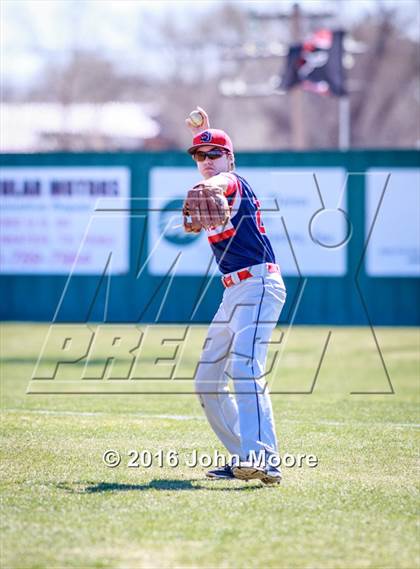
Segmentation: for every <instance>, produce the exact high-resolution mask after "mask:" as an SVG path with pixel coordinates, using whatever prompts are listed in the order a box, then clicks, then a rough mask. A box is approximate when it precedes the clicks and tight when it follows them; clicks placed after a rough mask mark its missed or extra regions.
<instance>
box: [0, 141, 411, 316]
mask: <svg viewBox="0 0 420 569" xmlns="http://www.w3.org/2000/svg"><path fill="white" fill-rule="evenodd" d="M419 156H420V154H419V152H417V151H414V150H413V151H402V150H387V151H381V150H369V151H362V150H360V151H349V152H335V151H325V152H293V153H292V152H285V153H282V152H271V153H267V152H264V153H251V152H247V153H245V152H244V153H238V154H237V155H236V163H237V169H238V171H239V173H240V169H241V167H255V168H259V167H269V168H270V167H276V168H278V167H284V168H301V167H304V168H312V167H313V168H317V167H318V168H319V167H343V168H344V169H346V170H347V171H348V172H354V173H359V174H360V173H362V174H363V173H364V172H365V171H366V170H367V169H368V168H381V169H387V168H393V169H397V168H418V167H419V166H420V159H419ZM1 165H2V167H13V168H29V167H37V168H42V167H87V166H88V167H101V166H107V167H109V166H124V167H127V168H128V169H129V170H130V172H131V196H132V197H142V198H147V197H148V191H149V171H150V169H151V168H152V167H158V166H159V167H164V166H167V167H169V166H170V167H180V166H182V167H185V166H191V159H190V157H189V156H187V155H186V154H184V153H180V152H162V153H160V152H158V153H142V152H139V153H75V154H73V153H72V154H70V153H54V154H25V155H23V154H19V155H12V154H3V155H2V156H1ZM347 191H348V199H347V210H348V211H347V213H348V217H349V219H350V221H351V224H352V227H353V233H352V237H351V239H350V241H349V242H348V245H347V272H346V274H345V275H344V276H342V277H308V278H307V279H305V278H303V277H286V278H285V283H286V287H287V291H288V298H287V303H286V307H285V309H284V311H283V314H282V316H281V322H290V321H291V319H292V318H294V322H295V323H296V324H339V325H367V324H373V325H418V324H419V322H420V303H419V302H418V298H419V295H418V293H419V281H418V279H417V278H413V277H399V276H393V277H370V276H368V275H367V274H366V270H365V264H364V262H363V250H364V245H365V241H366V237H367V236H366V234H365V233H366V230H365V201H364V200H365V196H364V194H365V177H364V176H363V175H358V176H351V177H350V178H349V179H348V190H347ZM419 191H420V190H419ZM390 231H396V232H397V234H398V228H394V227H390ZM147 239H148V235H147V217H146V216H144V215H140V216H136V217H133V218H131V219H130V270H129V272H128V273H126V274H122V275H118V276H113V277H112V278H111V280H110V282H106V281H107V279H106V278H102V277H101V276H100V275H99V276H81V275H76V276H73V277H72V278H71V279H70V281H69V282H67V277H66V276H65V275H58V276H57V275H49V274H42V275H32V274H19V275H18V274H2V275H1V289H0V293H1V315H0V316H1V319H2V320H24V321H47V322H51V321H53V319H54V318H55V320H56V321H57V322H85V321H95V322H101V321H104V305H105V297H106V290H107V287H108V293H109V296H108V302H107V310H106V318H105V321H106V322H116V323H117V322H118V323H121V322H123V323H133V322H137V321H139V322H155V321H156V319H157V321H158V322H161V323H188V322H191V321H192V322H197V323H200V322H202V323H206V322H209V321H210V320H211V318H212V316H213V314H214V312H215V310H216V309H217V306H218V304H219V302H220V297H221V294H222V291H223V289H222V286H221V284H220V281H219V279H214V280H212V281H211V283H210V286H209V287H208V289H207V290H206V287H205V285H206V284H207V281H206V279H205V278H203V277H185V276H182V277H181V276H180V277H176V278H174V279H173V282H170V278H169V277H166V278H165V277H158V276H153V275H151V274H149V272H148V271H147V270H146V271H144V272H143V273H142V274H141V275H140V277H139V278H136V271H137V270H138V267H139V266H141V265H142V263H143V262H144V261H145V260H146V258H147V251H148V243H147ZM3 246H5V244H4V243H3ZM66 283H67V284H66ZM168 284H170V288H169V290H168V286H167V285H168ZM65 286H67V288H66V290H65V294H64V295H63V291H64V288H65ZM203 291H205V292H204V297H203V301H202V302H201V304H200V308H199V309H198V310H197V311H196V313H195V314H194V317H193V318H191V314H192V313H193V308H194V305H195V302H196V299H197V297H198V296H199V295H200V294H201V293H202V292H203ZM165 295H166V302H165V303H164V306H163V309H161V304H162V299H163V298H164V296H165ZM60 298H63V302H62V304H61V306H60V309H59V310H58V312H57V313H56V309H57V306H58V303H59V301H60ZM293 315H294V316H293ZM157 317H158V318H157Z"/></svg>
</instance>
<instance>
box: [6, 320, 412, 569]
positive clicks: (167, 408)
mask: <svg viewBox="0 0 420 569" xmlns="http://www.w3.org/2000/svg"><path fill="white" fill-rule="evenodd" d="M46 331H47V327H46V326H43V325H24V324H22V325H18V324H4V325H3V326H2V357H3V365H2V405H1V406H2V445H1V449H2V450H1V452H2V459H1V472H2V528H1V535H2V537H1V540H2V567H13V568H26V567H31V568H41V567H54V568H59V567H60V568H61V567H115V568H117V567H118V568H130V569H132V568H137V567H147V568H149V567H150V568H169V567H206V568H207V567H226V568H228V567H235V568H236V567H246V568H250V567H273V568H274V567H276V568H300V567H307V568H309V567H310V568H349V569H352V568H367V567H375V568H390V569H391V568H397V567H398V568H399V567H404V568H410V569H411V568H414V567H417V566H418V565H419V561H420V556H419V545H418V543H419V542H418V541H417V538H418V536H419V533H418V527H417V526H416V513H417V508H418V475H417V474H416V461H417V451H418V440H419V439H418V435H419V423H420V421H419V417H418V393H419V391H418V388H419V383H418V376H419V351H418V350H419V348H418V346H419V339H420V338H419V332H418V330H415V329H407V328H399V329H395V328H379V329H377V335H378V341H379V344H380V346H381V348H382V352H383V357H384V360H385V363H386V365H387V368H388V371H389V375H390V378H391V380H392V383H393V387H394V389H395V394H394V395H390V394H388V395H369V394H364V395H354V394H353V395H351V394H350V392H354V391H368V392H370V391H389V385H388V383H387V379H386V376H385V374H384V370H383V367H382V365H381V361H380V359H379V356H378V353H377V351H376V349H375V345H374V342H373V338H372V335H371V332H370V330H369V329H368V328H334V329H333V330H332V336H331V340H330V344H329V346H328V350H327V353H326V356H325V359H324V361H323V365H322V367H321V369H320V372H319V376H318V380H317V383H316V385H315V389H314V392H313V393H312V394H311V395H287V394H283V395H280V394H277V395H273V406H274V411H275V417H276V423H277V432H278V437H279V441H280V444H281V452H282V453H290V454H295V455H296V454H300V453H306V454H310V453H311V454H315V455H316V456H317V457H318V459H319V464H318V466H317V467H316V468H309V467H307V466H303V467H302V468H296V467H295V468H283V475H284V480H283V483H282V484H281V485H280V486H276V487H264V486H262V484H261V483H260V482H258V481H255V482H249V483H245V482H240V481H226V482H220V481H218V482H212V481H209V480H206V479H205V478H204V472H205V469H204V468H189V467H187V466H186V465H185V464H184V457H186V456H188V455H189V453H191V452H192V451H193V450H194V449H197V450H198V451H199V452H202V453H205V452H210V451H213V450H214V449H219V450H220V451H222V448H221V446H220V445H219V443H218V441H217V440H216V438H215V437H214V435H213V434H212V432H211V431H210V428H209V427H208V425H207V423H206V421H205V420H204V417H203V414H202V410H201V408H200V406H199V404H198V401H197V400H196V398H195V396H194V395H190V394H175V393H174V392H175V391H180V390H185V391H191V388H192V384H191V382H188V381H185V382H176V381H172V382H162V381H153V382H151V381H142V382H141V388H142V390H144V391H149V392H155V391H157V390H165V391H172V393H167V394H161V395H152V394H150V393H149V394H136V395H133V394H132V395H128V394H125V395H124V394H123V395H115V394H114V395H112V394H109V395H105V394H102V395H95V394H82V395H75V394H64V393H63V394H60V395H40V394H35V393H31V394H27V393H26V391H27V389H28V384H29V382H30V378H31V375H32V372H33V370H34V365H35V362H36V359H37V356H38V354H39V351H40V348H41V346H42V343H43V340H44V337H45V334H46ZM172 332H173V329H172ZM204 332H205V328H197V329H196V330H195V333H194V334H193V340H192V343H191V345H190V346H189V349H188V350H187V353H186V356H185V361H184V366H185V367H186V368H189V370H190V371H191V370H192V369H193V368H194V365H195V362H196V359H197V357H198V354H199V351H200V343H201V341H202V338H203V334H204ZM327 332H328V329H327V328H310V327H297V328H295V329H293V330H292V331H291V332H290V334H289V336H288V338H287V342H285V343H284V352H283V354H282V358H281V362H280V366H279V368H278V370H277V371H276V375H275V378H270V383H271V382H272V381H273V384H272V390H274V391H292V390H294V391H304V390H308V389H309V388H310V386H311V384H312V381H313V378H314V374H315V371H316V367H317V364H318V362H319V358H320V354H321V351H322V347H323V345H324V342H325V338H326V335H327ZM152 351H153V350H152ZM106 355H107V353H106V350H104V352H103V353H102V357H97V358H96V359H95V360H94V362H93V367H95V366H99V367H100V366H101V365H103V361H104V359H105V358H106ZM54 356H55V354H54V353H49V354H48V357H49V358H50V359H54ZM143 357H144V366H145V367H144V369H145V370H146V372H145V373H146V375H147V372H148V370H149V369H151V368H152V367H153V361H154V357H155V356H154V355H153V354H152V353H145V354H143ZM82 367H83V364H82V363H80V364H78V365H76V366H73V367H72V368H71V369H67V370H66V372H65V374H64V375H65V378H67V380H68V379H71V378H72V377H73V376H74V375H76V376H77V374H80V370H81V369H82ZM55 381H56V382H58V381H59V380H55ZM52 383H54V382H52ZM52 383H51V382H50V384H49V385H51V384H52ZM120 383H121V382H120ZM123 383H124V384H126V383H127V382H123ZM138 383H139V382H137V384H138ZM57 384H58V383H57ZM63 385H64V387H65V386H66V384H65V383H63V384H62V386H63ZM180 386H181V388H180ZM107 449H115V450H118V451H119V452H120V453H121V455H122V462H121V464H120V466H118V467H117V468H114V469H111V468H107V467H106V466H105V464H104V463H103V461H102V455H103V453H104V451H106V450H107ZM131 449H133V450H138V451H142V450H144V449H148V450H151V451H153V452H157V451H158V450H159V449H162V450H163V451H164V452H166V451H167V450H169V449H175V450H176V451H177V452H178V454H179V456H180V459H181V460H180V462H181V466H179V467H178V468H171V467H169V466H166V467H163V468H160V467H159V465H158V464H157V462H156V461H155V463H154V465H153V466H152V467H151V468H129V467H128V466H127V463H128V461H129V458H128V456H127V453H128V452H129V451H130V450H131Z"/></svg>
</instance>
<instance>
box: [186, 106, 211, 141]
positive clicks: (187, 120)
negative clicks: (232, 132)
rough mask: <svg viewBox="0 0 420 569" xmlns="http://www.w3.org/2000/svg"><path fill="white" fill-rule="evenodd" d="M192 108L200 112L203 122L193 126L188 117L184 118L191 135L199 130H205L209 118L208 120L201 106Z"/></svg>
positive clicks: (208, 125) (208, 124) (208, 126)
mask: <svg viewBox="0 0 420 569" xmlns="http://www.w3.org/2000/svg"><path fill="white" fill-rule="evenodd" d="M194 110H196V111H198V112H199V113H201V115H202V117H203V124H201V125H200V126H195V125H194V124H193V123H192V121H191V119H190V118H189V117H188V118H187V119H185V124H186V125H187V127H188V129H189V130H190V132H191V133H192V135H193V136H195V135H196V134H199V133H200V132H203V131H204V130H207V129H208V128H210V120H209V116H208V114H207V113H206V111H205V110H204V109H202V108H201V107H196V108H195V109H194Z"/></svg>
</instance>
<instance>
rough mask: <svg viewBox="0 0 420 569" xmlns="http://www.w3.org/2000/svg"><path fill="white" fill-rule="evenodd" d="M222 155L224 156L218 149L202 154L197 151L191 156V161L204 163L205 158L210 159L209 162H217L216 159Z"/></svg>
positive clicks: (223, 152)
mask: <svg viewBox="0 0 420 569" xmlns="http://www.w3.org/2000/svg"><path fill="white" fill-rule="evenodd" d="M224 154H226V152H225V151H224V150H221V149H219V148H213V149H212V150H209V151H208V152H203V151H202V150H197V151H196V152H194V154H193V159H194V160H195V161H196V162H204V160H205V159H206V158H207V157H208V158H210V160H217V159H218V158H221V157H222V156H223V155H224Z"/></svg>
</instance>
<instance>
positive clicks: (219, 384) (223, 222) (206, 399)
mask: <svg viewBox="0 0 420 569" xmlns="http://www.w3.org/2000/svg"><path fill="white" fill-rule="evenodd" d="M197 111H198V112H200V113H201V115H202V119H203V120H202V124H201V125H199V126H197V125H196V121H195V122H193V120H192V118H188V119H187V120H186V124H187V126H188V128H189V129H190V131H191V132H192V134H193V143H192V146H191V147H190V148H189V149H188V152H189V153H190V154H191V156H192V158H193V159H194V161H195V162H196V164H197V167H198V171H199V172H200V174H201V176H202V178H203V179H202V181H201V182H199V183H198V184H197V185H196V186H194V188H193V189H192V190H190V191H189V192H188V194H187V197H186V200H185V203H184V210H183V214H184V229H185V231H187V232H200V231H202V230H204V231H205V232H206V234H207V238H208V241H209V244H210V247H211V248H212V250H213V253H214V255H215V258H216V261H217V263H218V266H219V269H220V271H221V272H222V274H223V276H222V284H223V286H224V293H223V299H222V302H221V304H220V306H219V309H218V310H217V313H216V315H215V316H214V318H213V320H212V323H211V325H210V327H209V330H208V334H207V338H206V341H205V344H204V349H203V352H202V355H201V358H200V361H199V363H198V366H197V372H196V378H195V388H196V392H197V395H198V397H199V400H200V403H201V405H202V407H203V409H204V412H205V414H206V416H207V419H208V421H209V423H210V425H211V427H212V428H213V430H214V432H215V434H216V435H217V437H218V438H219V439H220V441H221V442H222V443H223V445H224V446H225V447H226V449H227V450H228V451H229V452H230V453H231V455H233V456H234V457H237V459H236V460H233V461H232V460H231V461H230V463H229V464H227V465H226V466H225V467H222V468H215V469H214V470H210V471H209V472H207V474H206V475H207V477H209V478H213V479H229V478H239V479H242V480H250V479H253V478H256V479H259V480H261V481H262V482H263V483H265V484H273V483H278V482H280V481H281V472H280V468H278V467H277V466H276V464H278V446H277V439H276V433H275V426H274V418H273V411H272V407H271V401H270V396H269V392H268V388H267V384H266V381H265V377H264V372H265V360H266V355H267V347H268V343H269V340H270V337H271V334H272V331H273V329H274V327H275V326H276V324H277V321H278V318H279V316H280V313H281V310H282V308H283V305H284V303H285V300H286V290H285V286H284V283H283V279H282V277H281V275H280V269H279V266H278V265H277V264H276V260H275V257H274V253H273V249H272V247H271V244H270V241H269V239H268V237H267V234H266V230H265V227H264V224H263V221H262V219H261V213H260V204H259V202H258V199H257V198H256V196H255V194H254V192H253V190H252V188H251V187H250V185H249V184H248V182H247V181H246V180H245V179H244V178H242V177H241V176H240V175H239V174H237V173H236V172H235V170H234V169H235V159H234V154H233V146H232V141H231V139H230V138H229V136H228V135H227V134H226V133H225V132H224V131H223V130H219V129H213V128H210V124H209V119H208V116H207V114H206V112H205V111H204V110H203V109H201V108H199V107H197ZM197 111H195V114H196V113H197ZM192 116H193V115H192V114H190V117H192ZM229 380H232V383H233V393H232V392H231V391H230V390H229V387H228V383H229ZM273 458H274V459H276V460H273Z"/></svg>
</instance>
